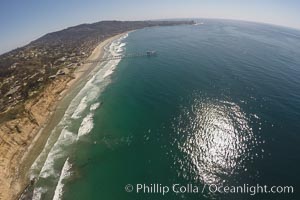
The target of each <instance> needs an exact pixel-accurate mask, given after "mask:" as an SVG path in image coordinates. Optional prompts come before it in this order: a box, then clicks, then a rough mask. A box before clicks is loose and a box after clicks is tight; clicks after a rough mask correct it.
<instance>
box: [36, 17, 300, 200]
mask: <svg viewBox="0 0 300 200" xmlns="http://www.w3.org/2000/svg"><path fill="white" fill-rule="evenodd" d="M201 22H203V24H202V23H201V24H199V25H197V26H190V25H189V26H174V27H154V28H146V29H142V30H137V31H135V32H132V33H130V34H129V36H128V37H127V38H125V39H123V40H122V41H118V42H115V43H114V45H112V47H110V48H111V51H110V54H116V53H117V54H126V53H134V52H145V51H147V50H152V49H154V50H156V51H157V52H158V56H157V57H139V58H134V59H131V58H129V59H123V60H121V61H120V62H119V61H115V63H107V64H106V65H105V64H103V66H102V67H99V71H98V73H97V74H95V76H94V77H93V78H92V79H91V80H90V81H89V82H88V83H87V84H86V86H85V87H84V88H83V90H82V91H81V92H80V93H79V94H78V96H77V97H76V98H75V99H74V101H73V102H72V104H71V105H70V107H69V109H68V111H67V112H66V114H65V118H64V119H63V121H62V122H61V124H60V126H63V127H64V129H63V131H62V132H61V133H60V137H59V139H58V140H57V141H55V144H54V145H53V144H52V145H50V146H51V148H52V149H51V150H50V153H49V154H48V155H44V157H47V159H46V163H38V164H37V166H36V167H37V168H36V169H35V170H32V174H33V175H34V176H39V177H40V178H39V180H38V183H37V185H36V188H35V191H36V192H35V194H36V195H35V197H36V199H38V196H39V195H40V196H41V197H42V199H53V197H55V198H54V199H60V198H61V199H100V198H101V199H106V200H114V199H116V200H118V199H123V200H124V199H130V200H132V199H172V200H174V199H261V198H264V199H272V200H273V199H291V198H294V199H297V198H299V197H300V196H299V193H296V192H295V193H294V194H292V195H291V194H264V195H261V194H259V195H250V194H249V193H248V194H220V193H215V194H214V193H212V192H209V190H208V189H207V188H206V189H205V190H204V191H203V193H202V191H200V192H198V193H189V192H185V193H175V192H168V193H166V194H164V195H162V194H161V193H159V192H158V193H155V192H154V191H153V190H152V193H151V192H150V194H149V193H143V192H140V193H137V192H136V191H133V192H129V193H128V192H126V191H125V190H124V188H125V186H126V185H127V184H132V185H133V186H134V189H136V188H135V187H136V184H146V185H148V186H151V184H152V186H153V185H154V184H161V185H159V186H170V187H171V186H172V184H176V183H178V184H181V185H187V184H193V185H196V186H198V187H199V188H201V189H202V188H203V187H204V186H207V185H208V186H209V185H215V186H225V185H229V186H232V185H237V186H238V185H243V184H248V185H256V184H260V185H267V186H273V185H275V186H286V185H288V186H293V187H294V188H295V189H297V188H299V186H300V185H299V183H300V180H299V177H300V176H299V172H298V166H299V164H300V157H299V156H298V155H297V153H298V152H300V147H299V145H298V144H299V142H300V136H299V128H300V127H299V123H298V122H299V120H300V88H299V85H300V79H299V77H300V69H299V66H300V32H299V31H296V30H292V29H288V28H282V27H275V26H269V25H264V24H256V23H247V22H239V21H225V20H224V21H222V20H202V21H201ZM107 56H108V55H107ZM113 62H114V61H113ZM100 102H102V104H101V105H100ZM44 159H45V158H44ZM65 163H67V164H65ZM38 166H39V167H40V168H41V169H42V170H41V171H40V170H39V167H38ZM41 166H42V167H41ZM63 166H65V167H63ZM66 168H70V169H69V170H66ZM67 172H68V173H67ZM66 174H67V175H66ZM62 175H63V176H62ZM296 191H297V190H296Z"/></svg>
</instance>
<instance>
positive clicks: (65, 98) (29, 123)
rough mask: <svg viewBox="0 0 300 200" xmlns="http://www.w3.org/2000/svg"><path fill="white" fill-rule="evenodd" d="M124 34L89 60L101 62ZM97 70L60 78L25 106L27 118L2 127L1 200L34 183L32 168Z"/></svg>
mask: <svg viewBox="0 0 300 200" xmlns="http://www.w3.org/2000/svg"><path fill="white" fill-rule="evenodd" d="M124 34H126V33H122V34H119V35H116V36H113V37H110V38H108V39H106V40H105V41H103V42H101V43H100V44H99V45H98V46H97V47H96V48H95V49H94V50H93V52H92V53H91V55H90V56H89V57H88V58H87V60H95V59H99V58H101V57H102V56H103V55H104V47H105V46H106V45H108V44H110V43H111V42H112V41H114V40H116V39H118V38H119V37H121V36H122V35H124ZM96 66H97V63H85V64H83V65H81V66H79V67H78V68H77V69H76V70H75V71H74V73H72V74H70V75H65V76H60V77H57V78H56V79H55V80H54V81H53V82H52V83H51V84H49V85H48V86H47V87H46V88H45V90H44V91H43V92H42V93H41V94H39V95H38V97H37V98H34V99H32V100H30V101H28V102H26V103H25V111H26V113H25V114H24V115H21V116H20V117H19V118H17V119H15V120H12V121H9V122H6V123H4V124H1V125H0V135H1V139H2V140H0V182H1V185H0V199H1V200H10V199H18V198H19V197H20V194H21V193H22V192H23V191H24V189H25V188H26V186H27V185H28V184H29V183H30V180H29V177H28V170H29V168H30V166H31V165H32V163H33V162H34V160H35V159H36V157H37V156H38V155H39V153H40V152H41V151H42V149H43V147H44V145H45V143H46V141H47V138H48V137H49V134H50V132H51V130H53V128H54V127H55V126H56V125H57V124H58V122H59V121H60V120H61V118H62V117H63V114H64V112H65V111H66V109H67V108H68V105H69V103H70V102H71V100H72V99H73V98H74V97H75V96H76V94H77V93H78V92H79V91H80V89H81V88H82V87H83V85H84V83H85V82H86V81H87V80H88V79H89V77H90V76H89V75H90V73H91V72H92V71H93V70H94V69H95V67H96ZM16 130H18V132H17V131H16Z"/></svg>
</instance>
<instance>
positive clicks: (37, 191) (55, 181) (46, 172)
mask: <svg viewBox="0 0 300 200" xmlns="http://www.w3.org/2000/svg"><path fill="white" fill-rule="evenodd" d="M127 36H128V34H126V35H124V36H123V37H121V38H119V39H117V40H115V41H113V42H112V43H111V44H110V45H107V46H106V47H105V48H104V49H105V51H104V57H109V56H118V55H121V53H122V52H123V51H124V48H125V45H126V44H125V43H124V42H122V40H124V39H125V38H126V37H127ZM119 62H120V59H119V60H111V61H106V62H103V63H99V64H98V66H97V67H96V68H95V70H93V71H92V72H91V78H90V79H89V80H88V81H87V83H86V84H85V85H84V86H83V88H82V89H81V90H80V92H79V93H78V94H77V95H76V97H75V98H74V99H73V100H72V102H71V103H70V105H69V107H68V109H67V110H66V112H65V114H64V116H63V118H62V120H61V121H60V122H59V124H58V125H57V126H56V127H55V128H54V129H53V131H52V132H51V134H50V136H49V138H48V140H47V143H46V145H45V147H44V149H43V150H42V152H41V153H40V155H39V156H38V157H37V159H36V160H35V162H34V163H33V165H32V166H31V169H30V172H29V173H30V178H31V179H33V178H36V180H37V182H36V184H35V188H34V191H33V199H34V200H38V199H44V198H45V196H46V197H48V198H50V197H53V199H54V200H58V199H61V198H62V194H63V183H62V182H63V180H64V179H65V178H66V177H68V176H70V173H69V170H70V168H71V164H70V162H69V157H70V156H71V152H70V149H71V148H72V147H74V145H76V143H77V142H76V141H78V140H79V139H80V138H81V137H82V136H85V135H87V134H88V133H90V132H91V130H92V129H93V127H94V122H93V116H94V112H95V110H96V109H98V108H99V107H100V105H101V103H100V102H98V97H99V96H100V94H101V93H102V92H103V90H104V89H105V88H106V86H107V85H108V84H109V83H110V82H111V80H110V75H111V74H112V73H113V72H114V70H115V68H116V66H117V65H118V64H119ZM78 124H80V126H79V127H78ZM76 133H77V134H76ZM62 166H63V167H62ZM48 198H47V199H48Z"/></svg>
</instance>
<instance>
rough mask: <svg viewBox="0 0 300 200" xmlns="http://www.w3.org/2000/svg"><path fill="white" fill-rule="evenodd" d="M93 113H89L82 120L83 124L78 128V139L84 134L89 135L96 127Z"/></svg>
mask: <svg viewBox="0 0 300 200" xmlns="http://www.w3.org/2000/svg"><path fill="white" fill-rule="evenodd" d="M93 117H94V116H93V114H92V113H89V114H88V115H87V116H86V117H85V118H84V119H83V120H82V122H81V125H80V127H79V130H78V136H77V140H78V139H79V138H80V137H81V136H83V135H87V134H88V133H89V132H91V130H92V129H93V127H94V120H93Z"/></svg>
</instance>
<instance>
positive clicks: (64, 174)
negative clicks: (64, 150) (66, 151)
mask: <svg viewBox="0 0 300 200" xmlns="http://www.w3.org/2000/svg"><path fill="white" fill-rule="evenodd" d="M71 168H72V165H71V163H70V162H69V158H67V159H66V161H65V164H64V166H63V168H62V170H61V174H60V177H59V180H58V183H57V186H56V188H55V192H54V196H53V200H60V199H62V195H63V187H64V184H63V180H65V179H67V178H68V177H70V176H71V172H70V170H71Z"/></svg>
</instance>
